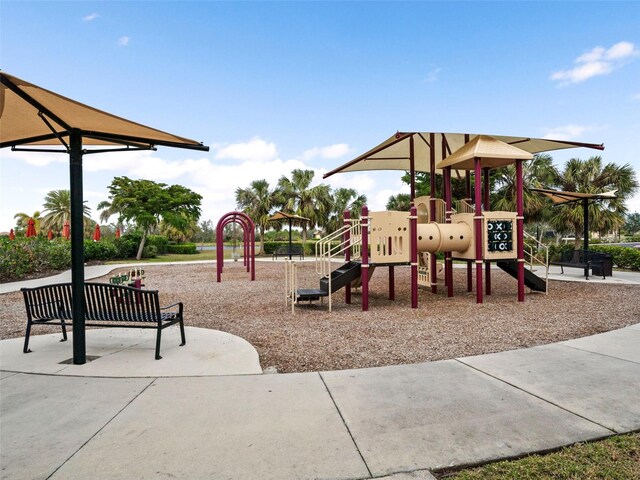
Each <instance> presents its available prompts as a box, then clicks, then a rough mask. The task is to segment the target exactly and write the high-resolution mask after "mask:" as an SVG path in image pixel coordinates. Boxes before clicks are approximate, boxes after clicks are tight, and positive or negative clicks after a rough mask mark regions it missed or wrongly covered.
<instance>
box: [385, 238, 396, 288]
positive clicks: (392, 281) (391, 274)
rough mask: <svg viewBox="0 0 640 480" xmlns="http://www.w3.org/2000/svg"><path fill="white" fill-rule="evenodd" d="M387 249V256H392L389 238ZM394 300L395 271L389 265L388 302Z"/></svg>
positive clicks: (391, 245) (391, 244)
mask: <svg viewBox="0 0 640 480" xmlns="http://www.w3.org/2000/svg"><path fill="white" fill-rule="evenodd" d="M387 248H388V249H389V250H388V252H389V255H393V241H392V239H391V237H389V242H388V244H387ZM395 299H396V277H395V271H394V269H393V265H389V300H395Z"/></svg>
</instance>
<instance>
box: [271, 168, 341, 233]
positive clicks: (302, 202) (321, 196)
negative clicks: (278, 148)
mask: <svg viewBox="0 0 640 480" xmlns="http://www.w3.org/2000/svg"><path fill="white" fill-rule="evenodd" d="M313 177H314V171H313V170H301V169H295V170H293V171H292V172H291V179H288V178H287V177H285V176H282V177H280V180H278V191H279V199H280V202H281V203H282V205H283V206H284V209H285V210H287V211H288V212H290V213H293V214H295V215H300V216H301V217H306V218H308V219H309V220H310V222H309V223H310V224H311V225H307V222H302V223H301V224H300V225H299V226H300V227H302V241H303V243H306V241H307V229H308V227H311V228H313V227H315V225H316V224H318V223H319V222H321V221H323V220H324V218H325V215H327V214H328V212H329V210H330V203H331V198H330V188H329V185H326V184H320V185H316V186H315V187H312V186H311V182H312V181H313Z"/></svg>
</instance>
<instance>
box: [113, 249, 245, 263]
mask: <svg viewBox="0 0 640 480" xmlns="http://www.w3.org/2000/svg"><path fill="white" fill-rule="evenodd" d="M224 258H231V251H226V250H225V252H224ZM215 259H216V251H215V250H203V251H201V252H198V253H195V254H191V255H185V254H181V253H167V254H163V255H158V256H157V257H155V258H143V259H142V260H136V259H135V258H129V259H126V260H111V261H108V262H105V264H107V265H112V264H114V263H157V262H194V261H196V260H215ZM238 261H239V262H241V261H242V257H241V258H239V259H238Z"/></svg>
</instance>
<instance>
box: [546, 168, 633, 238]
mask: <svg viewBox="0 0 640 480" xmlns="http://www.w3.org/2000/svg"><path fill="white" fill-rule="evenodd" d="M553 184H554V186H555V187H557V188H558V189H559V190H562V191H567V192H580V193H604V192H608V191H611V190H617V192H616V198H614V199H611V200H600V201H596V202H590V203H589V229H590V230H593V231H598V232H608V231H611V230H616V229H619V228H620V227H621V226H623V225H624V223H625V214H626V213H627V207H626V205H625V201H626V200H627V199H629V198H631V197H632V196H633V195H634V193H635V192H636V191H637V189H638V181H637V179H636V176H635V172H634V170H633V168H631V166H630V165H628V164H627V165H623V166H619V165H616V164H615V163H608V164H606V165H604V166H603V163H602V158H601V157H600V156H594V157H590V158H588V159H587V160H580V159H578V158H572V159H571V160H569V161H568V162H567V163H566V165H565V167H564V170H563V171H562V172H560V171H556V173H555V178H554V179H553ZM550 223H551V224H552V225H553V226H554V227H555V228H556V230H558V231H570V232H573V233H574V235H575V239H576V240H575V244H576V248H578V247H579V245H580V239H581V237H582V230H583V226H584V213H583V209H582V204H581V202H577V203H570V204H565V205H559V206H557V207H555V208H554V215H553V216H552V217H551V219H550Z"/></svg>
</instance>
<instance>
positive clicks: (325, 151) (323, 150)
mask: <svg viewBox="0 0 640 480" xmlns="http://www.w3.org/2000/svg"><path fill="white" fill-rule="evenodd" d="M352 152H353V149H352V148H351V147H349V145H347V144H346V143H335V144H333V145H328V146H326V147H314V148H310V149H309V150H305V152H304V153H303V154H302V159H303V160H312V159H314V158H323V159H326V160H335V159H336V158H340V157H344V156H345V155H347V154H349V153H352Z"/></svg>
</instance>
